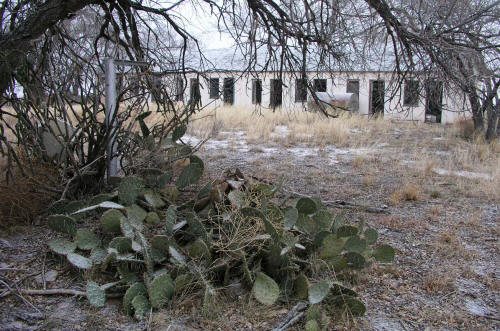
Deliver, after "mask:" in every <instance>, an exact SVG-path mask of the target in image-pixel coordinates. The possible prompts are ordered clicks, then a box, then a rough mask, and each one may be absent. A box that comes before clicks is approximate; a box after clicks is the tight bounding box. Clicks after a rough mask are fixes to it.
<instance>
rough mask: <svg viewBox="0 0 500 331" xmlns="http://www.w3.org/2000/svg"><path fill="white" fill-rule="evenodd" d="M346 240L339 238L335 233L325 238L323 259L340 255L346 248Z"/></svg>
mask: <svg viewBox="0 0 500 331" xmlns="http://www.w3.org/2000/svg"><path fill="white" fill-rule="evenodd" d="M344 243H345V240H344V239H342V238H337V237H336V236H335V235H333V234H329V235H327V236H325V237H324V238H323V244H322V245H321V252H320V257H321V258H322V259H327V258H330V257H333V256H336V255H339V254H340V252H342V249H343V248H344Z"/></svg>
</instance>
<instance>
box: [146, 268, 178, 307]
mask: <svg viewBox="0 0 500 331" xmlns="http://www.w3.org/2000/svg"><path fill="white" fill-rule="evenodd" d="M148 293H149V300H150V301H151V306H152V307H153V308H161V307H163V306H164V305H165V304H166V303H167V302H168V300H170V298H172V295H173V294H174V283H173V282H172V278H171V277H170V275H169V274H162V275H160V276H158V277H156V278H155V279H154V280H153V281H152V282H151V284H150V285H149V287H148Z"/></svg>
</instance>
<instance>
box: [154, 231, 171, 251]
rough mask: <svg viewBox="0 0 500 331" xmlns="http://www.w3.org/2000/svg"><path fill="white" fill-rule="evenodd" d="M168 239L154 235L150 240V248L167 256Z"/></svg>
mask: <svg viewBox="0 0 500 331" xmlns="http://www.w3.org/2000/svg"><path fill="white" fill-rule="evenodd" d="M169 246H170V239H169V238H168V237H167V236H164V235H156V236H154V237H153V238H152V239H151V247H152V248H156V249H158V250H159V251H161V252H163V253H164V254H168V247H169Z"/></svg>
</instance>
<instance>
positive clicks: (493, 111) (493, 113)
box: [485, 104, 500, 141]
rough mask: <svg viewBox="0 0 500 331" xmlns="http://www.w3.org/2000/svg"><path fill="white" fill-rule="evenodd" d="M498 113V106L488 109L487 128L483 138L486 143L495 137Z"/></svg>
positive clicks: (499, 105) (499, 107)
mask: <svg viewBox="0 0 500 331" xmlns="http://www.w3.org/2000/svg"><path fill="white" fill-rule="evenodd" d="M499 112H500V104H496V106H495V107H488V128H487V129H486V134H485V138H486V140H487V141H492V140H493V139H495V138H496V136H497V127H498V113H499Z"/></svg>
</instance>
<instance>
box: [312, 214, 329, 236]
mask: <svg viewBox="0 0 500 331" xmlns="http://www.w3.org/2000/svg"><path fill="white" fill-rule="evenodd" d="M313 221H314V224H315V226H316V229H315V230H316V232H319V231H328V230H330V228H331V227H332V222H333V221H332V214H330V213H329V212H328V210H326V209H321V210H318V211H317V212H316V214H314V216H313Z"/></svg>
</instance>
